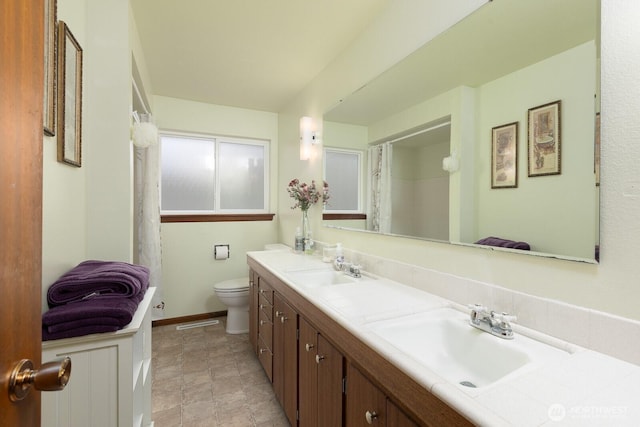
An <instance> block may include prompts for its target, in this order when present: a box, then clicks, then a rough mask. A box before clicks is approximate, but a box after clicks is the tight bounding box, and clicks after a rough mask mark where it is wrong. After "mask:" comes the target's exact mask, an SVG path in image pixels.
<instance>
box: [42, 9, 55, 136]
mask: <svg viewBox="0 0 640 427" xmlns="http://www.w3.org/2000/svg"><path fill="white" fill-rule="evenodd" d="M56 6H57V5H56V0H44V109H43V110H42V111H43V120H42V123H43V128H44V133H45V135H49V136H54V135H55V133H56V9H57V8H56Z"/></svg>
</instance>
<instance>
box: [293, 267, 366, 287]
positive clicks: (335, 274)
mask: <svg viewBox="0 0 640 427" xmlns="http://www.w3.org/2000/svg"><path fill="white" fill-rule="evenodd" d="M285 274H286V275H287V277H289V279H291V280H293V281H294V282H295V283H296V284H299V285H302V286H306V287H317V286H327V285H340V284H345V283H355V282H357V281H358V280H359V279H356V278H355V277H351V276H347V275H346V274H344V273H343V272H341V271H335V270H333V269H331V270H329V269H324V270H300V271H289V272H287V273H285Z"/></svg>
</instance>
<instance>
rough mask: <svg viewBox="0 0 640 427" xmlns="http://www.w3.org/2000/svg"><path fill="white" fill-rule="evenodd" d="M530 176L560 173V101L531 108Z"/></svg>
mask: <svg viewBox="0 0 640 427" xmlns="http://www.w3.org/2000/svg"><path fill="white" fill-rule="evenodd" d="M528 126H529V129H528V142H527V146H528V169H529V176H542V175H559V174H560V101H554V102H550V103H548V104H544V105H540V106H538V107H534V108H530V109H529V119H528Z"/></svg>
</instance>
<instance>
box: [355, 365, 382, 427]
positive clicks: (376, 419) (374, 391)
mask: <svg viewBox="0 0 640 427" xmlns="http://www.w3.org/2000/svg"><path fill="white" fill-rule="evenodd" d="M346 409H347V410H346V420H347V423H346V426H347V427H357V426H362V427H368V426H370V425H373V426H385V425H386V422H387V421H386V397H385V395H384V393H382V391H380V389H379V388H378V387H376V386H375V384H373V383H371V381H369V380H368V379H367V378H366V377H365V376H364V375H362V373H361V372H360V371H359V370H358V369H356V368H355V367H354V366H353V365H352V364H349V366H348V368H347V396H346Z"/></svg>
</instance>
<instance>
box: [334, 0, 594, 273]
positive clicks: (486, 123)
mask: <svg viewBox="0 0 640 427" xmlns="http://www.w3.org/2000/svg"><path fill="white" fill-rule="evenodd" d="M515 3H517V4H515ZM599 7H600V2H599V1H598V0H566V1H563V2H557V1H556V0H537V1H530V2H512V1H509V0H494V1H493V2H491V3H488V4H487V5H485V6H483V7H481V8H480V9H479V10H477V11H476V12H474V13H473V14H472V15H470V16H469V17H467V18H465V19H464V20H463V21H461V22H460V23H458V24H456V25H455V26H453V27H452V28H450V29H449V30H447V31H446V32H444V33H443V34H441V35H440V36H438V37H437V38H436V39H434V40H432V41H431V42H429V43H427V44H426V45H425V46H423V47H422V48H420V49H419V50H418V51H416V52H415V53H414V54H412V55H410V56H409V57H407V58H406V59H405V60H403V61H402V62H400V63H399V64H397V65H396V66H394V67H393V68H391V69H390V70H388V71H387V72H385V73H384V74H382V75H381V76H379V77H378V78H377V79H375V80H374V81H372V82H370V83H369V84H368V85H366V86H365V87H364V88H363V89H361V90H359V91H358V92H356V93H354V94H352V95H350V96H348V97H346V98H345V99H344V100H343V101H341V102H340V103H339V104H338V105H337V106H336V107H335V108H334V109H332V110H331V111H328V112H327V113H326V114H325V117H324V120H325V123H324V130H325V138H324V140H325V142H326V143H327V144H329V145H332V146H337V147H340V146H341V143H340V141H344V140H345V139H348V140H349V144H351V146H352V147H353V146H354V145H355V143H356V142H357V143H358V144H360V145H359V147H361V149H367V148H369V151H368V152H367V160H366V161H367V163H368V164H370V165H371V164H372V163H376V164H378V165H379V164H380V162H381V160H380V158H379V155H378V154H376V153H379V150H381V148H380V147H383V146H384V145H385V144H388V143H389V142H390V141H391V144H389V145H390V146H391V147H392V150H391V155H390V156H389V157H388V158H386V162H388V163H389V167H388V170H386V169H384V168H383V169H379V170H376V169H375V168H374V169H370V170H371V171H372V172H371V174H370V176H368V179H367V180H366V181H365V183H364V185H365V187H366V189H365V190H364V193H365V194H366V195H367V199H366V200H367V206H368V209H367V212H366V213H367V219H366V221H365V220H360V221H359V222H354V223H352V224H339V225H340V226H343V225H347V226H349V227H351V226H355V227H354V228H361V229H362V228H366V229H367V230H377V231H378V232H382V233H389V234H397V235H407V236H412V237H418V238H427V239H435V240H446V241H450V242H451V243H456V244H466V245H475V244H476V242H479V241H483V242H489V243H495V242H498V243H501V242H510V241H513V242H525V243H526V244H527V245H528V246H529V247H530V251H528V252H527V253H533V254H536V255H540V254H547V255H549V256H553V257H562V258H565V259H578V260H582V261H591V262H592V261H593V260H597V248H598V244H599V241H598V234H599V230H598V215H599V213H598V206H599V193H598V190H599V187H598V186H597V185H596V180H595V173H594V144H595V140H596V133H595V130H594V129H595V117H596V114H597V113H598V112H599V93H598V90H599V85H598V84H597V82H598V78H599V71H598V70H599V59H598V57H599ZM556 100H561V102H562V110H561V116H560V122H561V123H560V126H559V131H560V133H561V139H562V145H561V146H559V147H558V150H559V152H558V153H557V154H558V156H559V159H560V162H561V165H562V167H561V169H560V170H561V173H560V174H557V175H551V176H535V174H529V173H528V162H529V159H528V158H527V153H528V152H529V149H528V148H529V145H528V144H529V141H528V126H529V123H528V120H527V119H528V117H527V112H528V110H529V109H531V108H534V107H537V106H540V105H544V104H547V103H549V102H553V101H556ZM443 120H447V121H450V124H449V125H448V126H447V127H446V132H447V133H448V138H443V139H442V140H441V141H440V142H438V143H435V142H431V143H426V142H417V141H414V140H413V137H407V136H408V135H413V134H416V133H417V132H418V135H419V134H420V133H419V131H421V130H424V129H427V128H429V127H430V126H433V124H434V123H442V121H443ZM514 122H517V123H519V126H518V135H517V144H518V153H519V155H518V158H517V171H516V173H517V175H518V179H517V187H514V188H498V189H496V188H491V187H492V186H491V168H492V165H491V152H492V151H491V150H492V148H491V143H492V140H491V136H492V129H493V128H495V127H497V126H502V125H505V124H509V123H514ZM443 131H444V129H443ZM346 134H348V135H349V137H348V138H345V136H344V135H346ZM425 134H426V135H424V136H425V137H426V136H427V135H428V134H429V132H425ZM354 135H355V136H357V137H355V138H354ZM445 139H446V142H445ZM403 141H404V142H403ZM418 147H419V148H418ZM452 155H453V157H455V158H454V160H455V161H456V162H458V163H459V167H458V168H457V169H454V170H450V171H449V172H445V171H444V170H443V159H445V158H449V160H447V161H445V166H446V165H448V164H449V162H450V160H451V159H450V156H452ZM376 156H378V157H376ZM373 172H376V173H375V174H374V173H373ZM385 173H388V174H389V175H390V178H389V179H390V182H391V184H390V187H389V188H390V190H389V195H384V193H383V194H382V195H380V194H378V195H376V193H375V192H374V191H373V189H374V188H378V187H379V186H380V182H379V181H371V179H373V178H376V177H377V176H382V175H384V174H385ZM376 179H377V178H376ZM405 195H406V197H405ZM376 198H378V200H379V202H378V204H377V205H376ZM325 224H326V225H330V226H335V225H337V224H336V223H334V222H333V221H331V222H326V223H325ZM487 238H496V239H488V240H487ZM518 247H524V246H518ZM512 250H515V249H512Z"/></svg>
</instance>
